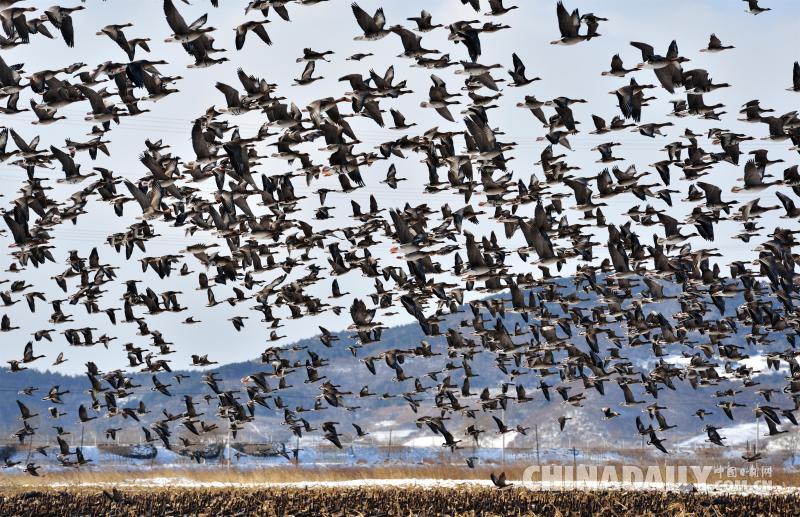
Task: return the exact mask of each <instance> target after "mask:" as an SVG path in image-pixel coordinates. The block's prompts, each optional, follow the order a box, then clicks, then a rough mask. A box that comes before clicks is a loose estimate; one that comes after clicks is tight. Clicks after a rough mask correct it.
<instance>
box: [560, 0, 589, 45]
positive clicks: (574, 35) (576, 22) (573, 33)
mask: <svg viewBox="0 0 800 517" xmlns="http://www.w3.org/2000/svg"><path fill="white" fill-rule="evenodd" d="M556 17H557V18H558V30H559V31H560V32H561V39H557V40H555V41H551V42H550V44H551V45H575V44H576V43H580V42H581V41H586V40H587V39H589V38H590V36H589V35H588V34H587V35H581V34H578V32H579V31H580V28H581V17H580V13H578V10H577V9H575V10H574V11H572V14H570V13H569V12H568V11H567V9H566V7H564V3H563V2H562V1H561V0H559V1H558V3H557V4H556Z"/></svg>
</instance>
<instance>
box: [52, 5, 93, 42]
mask: <svg viewBox="0 0 800 517" xmlns="http://www.w3.org/2000/svg"><path fill="white" fill-rule="evenodd" d="M84 9H86V8H85V7H84V6H82V5H79V6H77V7H60V6H57V5H56V6H53V7H50V8H49V9H47V10H46V11H45V12H44V14H45V16H46V17H47V19H48V20H49V21H50V23H52V24H53V26H54V27H55V28H57V29H59V30H60V31H61V36H62V37H63V38H64V43H66V44H67V46H68V47H70V48H72V47H74V46H75V32H74V29H73V26H72V16H71V15H72V13H74V12H76V11H82V10H84Z"/></svg>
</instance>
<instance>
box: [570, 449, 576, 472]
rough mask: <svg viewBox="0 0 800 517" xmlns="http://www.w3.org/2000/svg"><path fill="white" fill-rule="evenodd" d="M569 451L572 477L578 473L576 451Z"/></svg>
mask: <svg viewBox="0 0 800 517" xmlns="http://www.w3.org/2000/svg"><path fill="white" fill-rule="evenodd" d="M570 451H571V452H572V472H573V475H574V473H575V472H577V471H578V449H576V448H575V447H573V448H572V449H570Z"/></svg>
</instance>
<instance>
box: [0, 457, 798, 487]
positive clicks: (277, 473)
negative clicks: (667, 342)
mask: <svg viewBox="0 0 800 517" xmlns="http://www.w3.org/2000/svg"><path fill="white" fill-rule="evenodd" d="M606 464H607V465H611V466H614V467H617V472H618V473H619V472H622V466H623V465H622V464H619V463H613V462H610V463H606ZM669 465H671V466H679V465H686V466H690V465H692V463H691V462H689V461H685V460H684V461H675V462H670V463H669ZM528 466H529V464H521V463H520V464H513V465H512V464H507V465H505V466H501V465H486V464H484V465H481V466H478V467H477V468H475V469H470V468H468V467H467V466H466V465H463V466H461V465H449V464H433V463H430V464H418V465H408V466H402V465H397V464H390V465H389V464H387V465H371V466H349V467H344V466H330V467H326V466H311V465H300V466H292V465H286V466H282V467H269V468H248V469H240V468H236V467H235V466H232V467H230V468H225V467H218V466H215V467H213V468H197V467H187V468H157V467H156V468H148V469H147V470H140V469H129V470H125V469H121V470H108V469H97V468H82V469H75V470H58V471H53V470H48V471H44V473H43V475H42V476H41V477H32V476H30V475H28V474H25V473H22V472H20V471H16V472H15V473H9V471H7V470H6V471H2V473H0V490H2V491H9V490H12V491H13V490H14V489H27V488H31V487H47V486H54V485H56V486H67V487H73V486H81V485H88V486H91V485H96V486H97V485H101V486H102V485H120V486H125V485H127V484H129V483H130V482H131V481H132V480H150V481H155V480H159V479H180V480H184V482H186V481H188V482H196V483H221V484H230V485H237V484H243V485H249V486H254V485H260V484H270V483H304V482H305V483H319V482H341V481H353V480H361V479H364V480H370V479H387V480H397V479H432V480H465V481H467V480H476V479H477V480H488V479H489V475H490V473H492V472H496V473H499V472H500V471H505V472H506V475H507V477H508V479H509V480H521V479H522V475H523V472H524V470H525V468H527V467H528ZM603 466H604V465H598V471H602V468H603ZM660 468H661V475H662V479H666V478H667V474H666V469H665V467H664V466H663V465H661V467H660ZM753 479H769V480H771V481H772V485H773V486H794V487H800V473H797V472H792V471H787V470H784V469H782V468H779V467H772V475H771V476H761V475H759V476H757V477H756V478H753V477H750V476H748V475H744V476H741V475H739V472H738V471H737V473H736V476H734V477H729V476H728V475H727V472H723V473H718V472H713V471H712V473H711V475H710V476H709V478H708V482H709V483H716V482H718V481H731V480H739V481H750V482H752V481H753ZM540 480H541V476H540V475H538V474H536V475H534V478H533V481H540ZM688 481H689V482H691V483H696V482H698V480H697V479H695V478H694V476H693V475H692V473H691V471H689V479H688Z"/></svg>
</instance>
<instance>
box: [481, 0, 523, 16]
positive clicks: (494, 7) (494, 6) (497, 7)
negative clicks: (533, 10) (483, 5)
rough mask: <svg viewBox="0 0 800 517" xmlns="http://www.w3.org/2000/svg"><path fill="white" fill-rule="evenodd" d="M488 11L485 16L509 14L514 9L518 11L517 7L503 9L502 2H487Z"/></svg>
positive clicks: (492, 0) (493, 0)
mask: <svg viewBox="0 0 800 517" xmlns="http://www.w3.org/2000/svg"><path fill="white" fill-rule="evenodd" d="M489 9H490V10H489V12H488V13H485V14H486V16H502V15H504V14H508V13H510V12H511V11H513V10H514V9H519V7H518V6H516V5H512V6H509V7H505V6H503V0H489Z"/></svg>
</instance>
